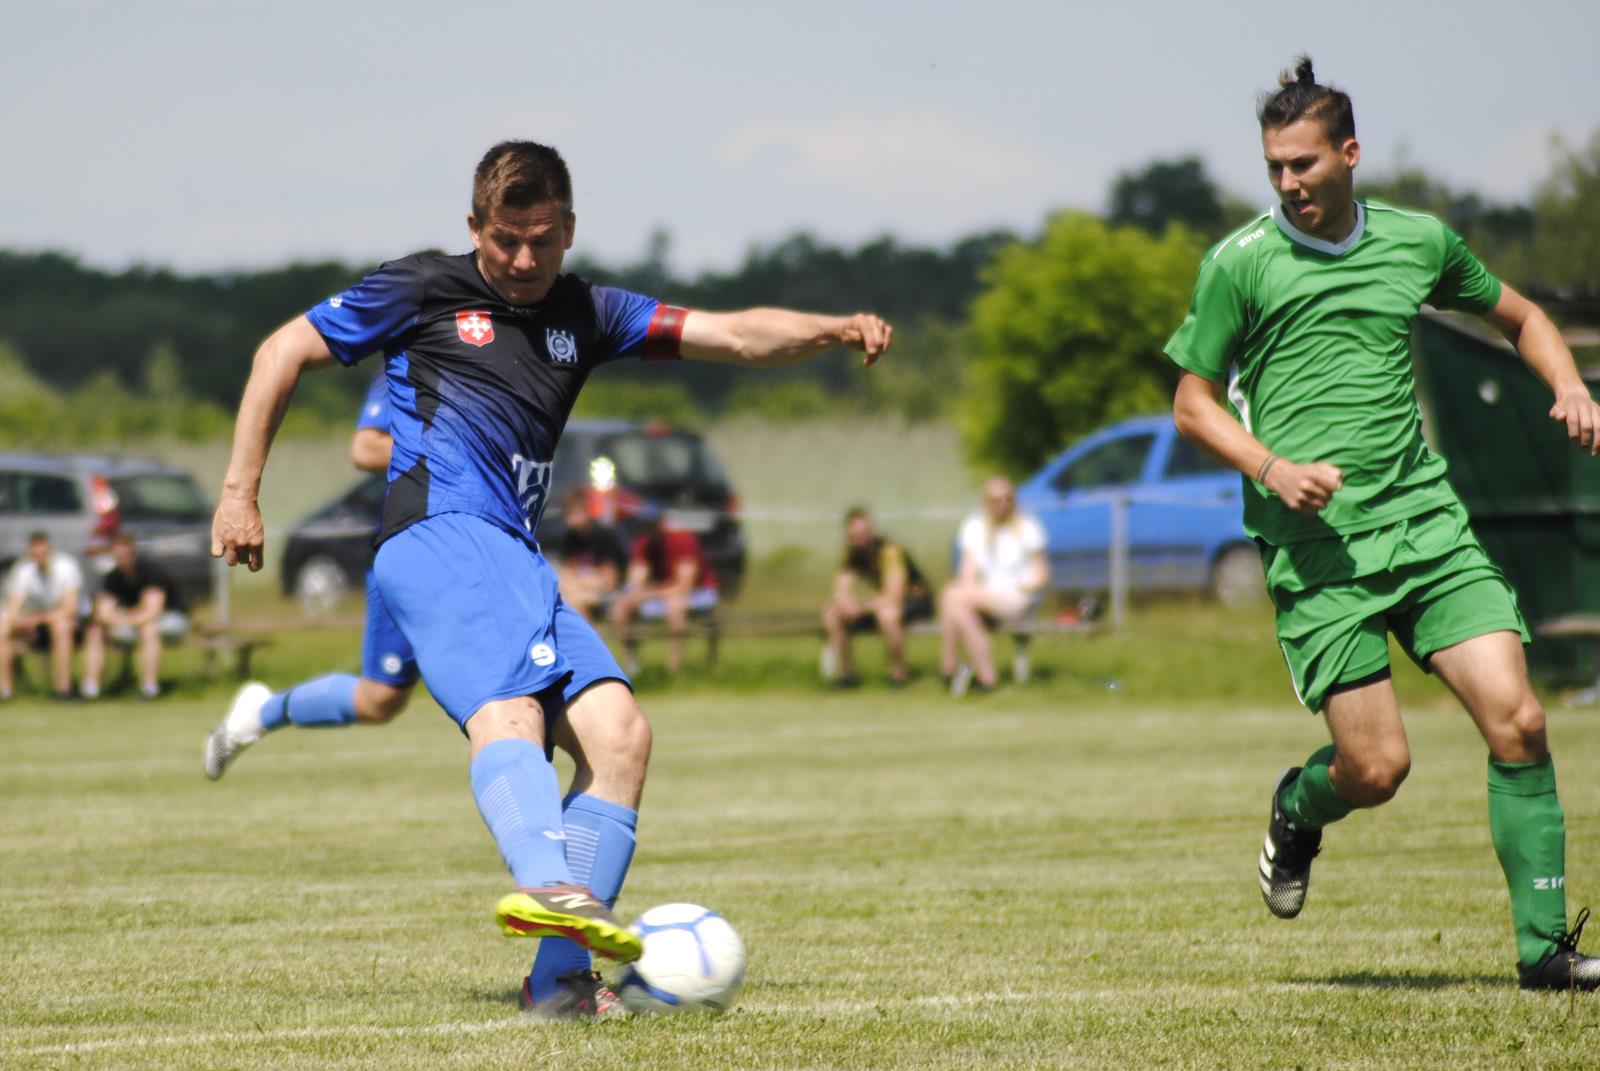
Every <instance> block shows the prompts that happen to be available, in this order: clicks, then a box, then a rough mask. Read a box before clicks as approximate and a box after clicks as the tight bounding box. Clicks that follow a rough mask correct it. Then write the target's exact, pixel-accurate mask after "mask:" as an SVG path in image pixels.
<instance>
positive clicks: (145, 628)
mask: <svg viewBox="0 0 1600 1071" xmlns="http://www.w3.org/2000/svg"><path fill="white" fill-rule="evenodd" d="M111 557H112V561H113V563H114V564H113V565H112V568H111V571H110V572H109V573H107V574H106V578H105V580H104V581H103V582H102V583H101V585H100V594H99V595H97V596H95V600H94V614H93V616H92V617H91V618H90V619H89V627H88V629H87V631H85V633H84V637H83V689H82V691H83V697H84V698H85V699H97V698H99V696H100V675H101V672H102V671H103V670H104V668H105V663H106V640H107V639H108V638H109V639H110V640H111V642H112V643H115V644H117V645H119V646H123V647H131V646H133V645H134V644H138V646H139V695H140V696H141V697H142V698H144V699H154V698H155V697H156V696H158V695H160V694H161V648H162V645H163V644H167V643H177V642H179V641H180V640H182V639H183V637H184V636H185V635H187V634H188V631H189V618H188V617H187V616H186V615H185V614H184V612H183V607H182V605H181V604H179V602H178V598H177V593H176V590H175V589H174V588H173V586H172V580H171V578H169V577H168V576H167V574H166V573H164V572H163V571H162V570H161V568H160V567H159V566H157V565H155V564H153V563H151V562H149V561H147V560H145V559H143V558H141V557H140V556H139V552H138V549H137V548H136V547H135V546H134V542H133V537H132V536H131V535H129V534H128V533H127V532H118V533H117V534H116V535H114V536H112V537H111Z"/></svg>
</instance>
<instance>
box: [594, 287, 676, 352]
mask: <svg viewBox="0 0 1600 1071" xmlns="http://www.w3.org/2000/svg"><path fill="white" fill-rule="evenodd" d="M589 294H590V297H591V299H592V300H593V301H594V312H595V319H596V322H597V324H598V326H599V329H600V355H599V358H598V360H597V362H596V363H599V364H604V363H605V362H607V361H615V360H619V359H621V358H623V357H635V356H639V355H640V354H642V352H643V351H644V347H645V341H646V339H648V337H649V334H650V322H651V320H653V319H654V318H655V315H656V310H657V309H658V308H660V307H661V302H659V301H657V300H656V299H655V298H653V297H646V296H645V295H643V294H636V293H634V292H633V291H631V290H622V289H620V288H618V287H614V286H595V287H591V288H590V290H589Z"/></svg>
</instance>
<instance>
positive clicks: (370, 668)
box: [205, 370, 419, 781]
mask: <svg viewBox="0 0 1600 1071" xmlns="http://www.w3.org/2000/svg"><path fill="white" fill-rule="evenodd" d="M392 444H393V437H392V436H391V435H390V434H389V379H388V376H386V375H385V374H384V373H383V372H382V371H381V370H380V371H379V372H378V374H377V375H376V376H374V377H373V379H372V384H371V385H370V386H369V387H368V388H367V396H366V398H365V399H363V401H362V403H361V415H360V417H358V418H357V420H356V430H355V434H354V435H353V436H351V439H350V459H351V461H353V462H354V463H355V465H356V467H357V468H361V469H365V470H367V471H369V472H383V471H386V470H387V469H388V467H389V452H390V449H391V447H392ZM418 675H419V674H418V672H417V660H416V658H415V657H414V656H413V655H412V653H411V644H410V643H409V642H408V641H407V640H406V638H405V635H404V633H402V632H401V631H400V628H399V626H398V625H396V624H395V622H394V618H393V617H392V616H391V615H390V614H389V609H388V607H387V606H385V605H384V602H383V596H382V595H380V594H379V593H378V584H377V580H376V578H375V577H374V575H373V573H372V572H371V571H368V573H367V623H366V630H365V632H364V634H363V637H362V644H361V676H360V677H352V676H351V675H350V674H348V673H330V674H328V675H327V676H325V677H317V678H315V679H313V680H309V681H306V682H304V683H302V684H298V685H296V686H295V687H293V688H290V689H289V690H288V691H286V692H279V693H277V694H276V695H274V694H273V692H272V689H270V688H268V687H267V686H266V685H264V684H260V683H258V682H255V681H252V682H250V683H249V684H247V685H245V686H244V687H243V688H241V689H240V690H239V694H238V695H237V696H235V697H234V700H233V706H232V707H231V708H230V709H229V711H228V716H227V717H225V718H224V719H223V720H222V723H221V724H220V725H218V726H217V727H216V728H215V729H213V730H212V732H211V735H210V736H208V737H206V747H205V771H206V776H207V777H209V778H211V780H213V781H215V780H216V779H217V778H219V777H221V776H222V774H223V772H224V771H225V770H227V768H228V764H229V763H231V762H232V761H233V760H234V758H235V757H236V756H237V755H238V754H239V752H241V751H243V750H244V749H245V748H247V747H249V746H250V745H251V744H253V743H255V742H256V741H258V740H260V739H261V737H262V736H264V735H266V734H267V733H270V732H273V731H274V730H277V729H282V728H284V727H286V726H290V725H298V726H301V727H304V728H328V727H342V726H347V725H354V724H356V723H357V722H361V723H363V724H368V725H382V724H384V723H386V722H389V721H392V720H393V719H394V718H395V716H396V715H398V714H399V713H400V712H401V711H402V710H404V709H405V708H406V703H407V702H408V701H409V700H410V699H411V689H412V687H413V686H414V685H415V684H416V683H417V677H418Z"/></svg>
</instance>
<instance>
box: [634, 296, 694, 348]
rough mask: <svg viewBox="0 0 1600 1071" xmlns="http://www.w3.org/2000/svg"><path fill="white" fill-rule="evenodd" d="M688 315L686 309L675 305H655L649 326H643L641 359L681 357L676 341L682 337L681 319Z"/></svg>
mask: <svg viewBox="0 0 1600 1071" xmlns="http://www.w3.org/2000/svg"><path fill="white" fill-rule="evenodd" d="M688 315H689V310H688V309H680V308H679V307H678V306H676V305H666V304H662V305H657V306H656V311H655V315H654V316H652V317H650V326H649V327H647V328H645V332H644V353H643V354H642V359H643V360H646V361H676V360H678V359H679V358H681V357H682V356H683V354H682V353H680V352H679V351H678V343H679V342H680V341H681V340H682V339H683V321H684V318H685V317H686V316H688Z"/></svg>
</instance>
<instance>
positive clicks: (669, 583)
mask: <svg viewBox="0 0 1600 1071" xmlns="http://www.w3.org/2000/svg"><path fill="white" fill-rule="evenodd" d="M644 520H645V528H644V530H643V531H642V532H640V534H639V536H638V538H637V539H635V540H634V541H633V553H632V554H631V555H630V557H629V560H628V582H627V584H626V585H625V586H624V587H623V589H622V590H621V591H619V592H617V594H616V596H615V597H614V598H612V600H611V622H612V624H614V625H616V626H617V629H618V630H619V631H620V632H621V633H622V642H623V645H624V647H625V648H626V651H627V662H628V667H627V668H628V670H629V671H630V672H633V671H635V670H636V669H637V666H638V645H639V641H638V636H637V635H636V634H635V633H634V632H633V620H634V617H635V616H638V617H641V618H644V619H645V620H647V621H651V620H654V621H661V620H665V621H666V623H667V637H668V641H669V646H668V648H667V671H668V672H669V673H676V672H678V670H680V669H682V668H683V638H684V635H685V633H687V632H688V629H689V615H690V614H691V613H703V612H706V611H709V610H714V609H715V608H716V605H717V577H716V574H715V573H713V572H712V571H711V563H710V561H708V560H707V559H706V554H705V550H704V549H703V548H702V547H701V546H700V539H699V537H698V536H696V535H695V534H694V533H693V532H678V531H673V530H670V529H668V528H667V526H666V522H665V521H664V520H663V519H662V516H661V513H660V511H659V510H654V509H652V510H651V511H650V512H649V513H648V514H646V515H644Z"/></svg>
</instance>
